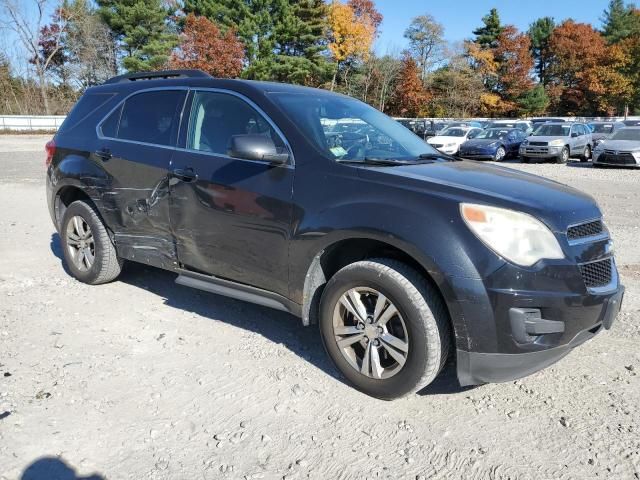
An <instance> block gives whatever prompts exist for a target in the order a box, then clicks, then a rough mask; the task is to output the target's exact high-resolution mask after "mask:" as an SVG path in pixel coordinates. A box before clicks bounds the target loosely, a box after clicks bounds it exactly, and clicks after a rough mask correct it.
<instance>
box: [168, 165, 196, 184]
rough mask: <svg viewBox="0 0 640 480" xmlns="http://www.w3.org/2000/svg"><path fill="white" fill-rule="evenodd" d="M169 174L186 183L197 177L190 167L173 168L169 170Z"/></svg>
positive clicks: (193, 180)
mask: <svg viewBox="0 0 640 480" xmlns="http://www.w3.org/2000/svg"><path fill="white" fill-rule="evenodd" d="M171 175H172V176H174V177H175V178H177V179H178V180H182V181H183V182H187V183H189V182H195V181H196V180H197V179H198V175H197V174H196V172H195V171H194V170H193V168H191V167H187V168H176V169H173V170H171Z"/></svg>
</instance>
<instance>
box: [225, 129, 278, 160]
mask: <svg viewBox="0 0 640 480" xmlns="http://www.w3.org/2000/svg"><path fill="white" fill-rule="evenodd" d="M227 155H229V156H230V157H233V158H241V159H243V160H258V161H260V162H268V163H272V164H277V165H281V164H283V163H287V162H288V161H289V154H288V153H280V152H278V149H277V147H276V144H275V143H273V140H271V138H269V137H267V136H266V135H256V134H246V135H233V136H232V137H231V140H230V141H229V148H228V149H227Z"/></svg>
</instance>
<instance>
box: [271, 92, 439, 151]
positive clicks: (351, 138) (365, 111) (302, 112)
mask: <svg viewBox="0 0 640 480" xmlns="http://www.w3.org/2000/svg"><path fill="white" fill-rule="evenodd" d="M269 95H270V96H271V98H272V99H273V101H274V102H275V103H276V104H277V105H278V106H279V107H280V108H282V110H284V112H285V113H286V114H287V115H288V116H289V117H290V118H291V120H292V121H293V122H294V123H295V124H296V125H297V126H298V128H300V129H301V130H302V132H303V134H304V135H305V136H306V137H307V139H308V140H309V141H311V142H313V143H314V144H315V145H316V146H317V147H318V148H319V149H320V150H321V151H323V152H325V153H326V154H327V156H329V157H330V158H334V159H341V160H356V161H359V160H365V159H366V158H377V159H393V160H405V161H406V160H416V159H418V158H419V157H420V155H423V156H424V155H435V156H438V155H441V154H439V153H438V151H437V150H436V149H435V148H433V147H432V146H430V145H428V144H427V143H425V142H424V141H423V140H422V139H421V138H420V137H418V136H417V135H415V134H414V133H413V132H411V131H410V130H408V129H407V128H405V127H403V126H402V125H401V124H400V123H398V122H397V121H395V120H393V119H392V118H390V117H388V116H386V115H385V114H383V113H381V112H379V111H378V110H376V109H375V108H373V107H370V106H369V105H367V104H366V103H363V102H361V101H359V100H355V99H353V98H349V97H344V96H342V95H332V94H323V93H315V92H314V93H298V92H296V93H289V92H273V93H270V94H269Z"/></svg>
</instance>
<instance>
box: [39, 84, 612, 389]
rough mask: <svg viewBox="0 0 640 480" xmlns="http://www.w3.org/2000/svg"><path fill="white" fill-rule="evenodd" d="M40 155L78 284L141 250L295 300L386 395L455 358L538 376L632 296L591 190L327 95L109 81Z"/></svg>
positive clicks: (470, 374) (357, 375)
mask: <svg viewBox="0 0 640 480" xmlns="http://www.w3.org/2000/svg"><path fill="white" fill-rule="evenodd" d="M354 132H355V134H354ZM47 164H48V172H47V198H48V202H49V209H50V212H51V217H52V219H53V222H54V224H55V226H56V228H57V230H58V232H59V233H60V239H61V244H62V247H63V250H64V256H65V260H66V264H67V266H68V268H69V271H70V272H71V274H72V275H73V276H74V277H76V278H77V279H78V280H80V281H82V282H86V283H90V284H100V283H104V282H109V281H111V280H114V279H115V278H116V277H117V276H118V274H119V273H120V270H121V269H122V266H123V262H124V261H126V260H130V261H135V262H141V263H144V264H148V265H152V266H155V267H159V268H163V269H167V270H171V271H173V272H176V273H177V275H178V276H177V279H176V282H177V283H179V284H182V285H187V286H190V287H194V288H199V289H202V290H206V291H209V292H214V293H218V294H221V295H227V296H230V297H234V298H238V299H242V300H247V301H250V302H255V303H257V304H261V305H265V306H268V307H272V308H276V309H280V310H284V311H287V312H291V313H292V314H294V315H296V316H298V317H300V318H301V319H302V323H303V324H304V325H309V324H314V323H318V324H319V326H320V332H321V337H322V340H323V342H324V345H325V347H326V350H327V352H328V354H329V355H330V357H331V358H332V360H333V361H334V362H335V364H336V366H337V368H338V369H339V370H340V371H341V372H342V373H343V374H344V376H345V377H346V378H347V379H348V380H349V381H350V382H351V383H352V384H353V385H354V386H355V387H357V388H358V389H360V390H362V391H363V392H366V393H368V394H370V395H373V396H376V397H379V398H384V399H391V398H396V397H399V396H402V395H405V394H407V393H409V392H414V391H416V390H418V389H421V388H423V387H424V386H426V385H428V384H429V383H430V382H431V381H432V380H433V379H434V378H435V377H436V376H437V375H438V373H439V372H440V370H441V369H442V367H443V365H444V364H445V362H446V361H447V359H448V358H449V357H452V356H455V359H456V366H457V374H458V379H459V381H460V383H461V384H462V385H472V384H480V383H484V382H500V381H507V380H512V379H515V378H518V377H522V376H524V375H527V374H530V373H532V372H535V371H537V370H539V369H541V368H543V367H545V366H547V365H550V364H552V363H553V362H555V361H557V360H558V359H560V358H561V357H563V356H564V355H566V354H567V353H568V352H570V351H571V349H572V348H573V347H575V346H577V345H580V344H581V343H583V342H585V341H586V340H588V339H590V338H592V337H593V336H594V335H595V334H597V333H598V332H600V331H601V330H602V329H603V328H609V327H610V326H611V324H612V322H613V320H614V318H615V316H616V314H617V312H618V310H619V307H620V303H621V300H622V295H623V287H622V286H621V285H620V283H619V281H618V274H617V270H616V265H615V261H614V258H613V254H612V249H611V241H610V239H609V233H608V231H607V229H606V227H605V226H604V224H603V222H602V214H601V212H600V210H599V208H598V206H597V205H596V203H595V201H594V200H593V199H592V198H591V197H590V196H588V195H586V194H584V193H581V192H579V191H577V190H574V189H572V188H569V187H567V186H564V185H561V184H559V183H556V182H553V181H550V180H546V179H544V178H540V177H536V176H533V175H529V174H526V173H520V172H518V171H515V170H512V169H509V168H505V167H500V166H493V165H482V164H479V163H476V162H473V161H462V160H459V159H456V158H452V157H448V156H446V155H444V154H441V153H439V152H438V151H436V150H434V149H433V148H432V147H430V146H429V145H427V144H426V143H425V142H424V141H422V140H421V139H420V138H418V137H417V136H415V135H414V134H413V133H411V132H410V131H409V130H407V129H406V128H405V127H403V126H402V125H400V124H399V123H397V122H395V121H394V120H392V119H391V118H389V117H387V116H385V115H383V114H382V113H380V112H379V111H377V110H375V109H373V108H371V107H369V106H368V105H366V104H364V103H362V102H359V101H357V100H354V99H352V98H349V97H346V96H343V95H338V94H335V93H330V92H327V91H324V90H316V89H311V88H304V87H298V86H291V85H284V84H278V83H264V82H252V81H242V80H222V79H214V78H211V77H209V76H208V75H206V74H204V73H202V72H197V71H167V72H159V73H147V74H137V75H127V76H120V77H116V78H114V79H112V80H110V81H108V82H106V83H105V84H104V85H101V86H98V87H93V88H90V89H88V90H87V92H86V93H85V94H84V95H83V96H82V98H81V99H80V101H79V102H78V104H77V105H76V106H75V107H74V109H73V111H72V112H71V113H70V115H69V116H68V118H67V119H66V120H65V122H64V125H63V126H62V127H61V128H60V131H59V132H58V133H57V134H56V136H55V138H54V139H53V140H52V141H51V142H49V144H48V145H47ZM212 301H214V298H213V297H212Z"/></svg>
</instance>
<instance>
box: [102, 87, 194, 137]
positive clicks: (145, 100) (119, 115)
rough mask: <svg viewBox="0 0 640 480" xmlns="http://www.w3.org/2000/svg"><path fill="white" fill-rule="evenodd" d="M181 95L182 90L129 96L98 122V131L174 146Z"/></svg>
mask: <svg viewBox="0 0 640 480" xmlns="http://www.w3.org/2000/svg"><path fill="white" fill-rule="evenodd" d="M184 97H185V91H184V90H158V91H153V92H143V93H138V94H136V95H133V96H131V97H129V98H128V99H127V100H126V101H125V103H124V105H123V106H122V107H121V108H119V109H116V110H115V111H114V112H113V113H112V114H111V115H110V116H109V117H108V118H107V119H106V120H105V121H104V122H103V123H102V125H101V129H102V134H103V135H104V136H107V137H112V138H118V139H122V140H132V141H136V142H143V143H151V144H155V145H166V146H171V145H174V144H175V139H176V136H177V133H178V123H179V118H180V111H181V109H182V106H183V103H184Z"/></svg>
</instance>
